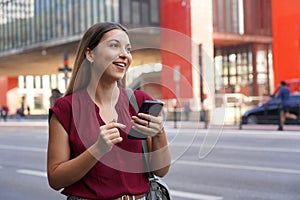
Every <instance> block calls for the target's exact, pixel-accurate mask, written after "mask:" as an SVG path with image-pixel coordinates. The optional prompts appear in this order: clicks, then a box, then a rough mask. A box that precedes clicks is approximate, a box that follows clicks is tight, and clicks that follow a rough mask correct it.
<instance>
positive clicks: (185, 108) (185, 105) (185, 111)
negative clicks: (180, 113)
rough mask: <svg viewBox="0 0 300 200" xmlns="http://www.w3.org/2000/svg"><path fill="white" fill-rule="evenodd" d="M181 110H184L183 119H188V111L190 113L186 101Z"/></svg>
mask: <svg viewBox="0 0 300 200" xmlns="http://www.w3.org/2000/svg"><path fill="white" fill-rule="evenodd" d="M183 110H184V114H185V120H186V121H189V120H190V113H191V108H190V106H189V105H188V104H187V103H185V104H184V105H183Z"/></svg>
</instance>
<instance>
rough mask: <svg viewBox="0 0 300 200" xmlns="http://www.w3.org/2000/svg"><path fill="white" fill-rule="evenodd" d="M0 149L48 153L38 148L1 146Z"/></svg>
mask: <svg viewBox="0 0 300 200" xmlns="http://www.w3.org/2000/svg"><path fill="white" fill-rule="evenodd" d="M0 149H4V150H16V151H35V152H47V150H46V149H44V148H38V147H25V146H23V147H22V146H14V145H0Z"/></svg>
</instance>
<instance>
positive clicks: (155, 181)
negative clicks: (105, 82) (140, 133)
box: [126, 88, 172, 200]
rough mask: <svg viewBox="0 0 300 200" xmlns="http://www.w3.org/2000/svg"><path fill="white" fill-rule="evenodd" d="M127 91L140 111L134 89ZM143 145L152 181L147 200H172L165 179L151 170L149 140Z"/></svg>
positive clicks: (135, 107)
mask: <svg viewBox="0 0 300 200" xmlns="http://www.w3.org/2000/svg"><path fill="white" fill-rule="evenodd" d="M126 92H127V96H128V99H129V102H130V103H131V105H132V106H133V107H134V109H135V110H136V112H138V104H137V102H136V98H135V96H134V94H133V91H132V89H131V88H127V89H126ZM142 145H143V155H144V160H145V166H146V170H147V176H148V179H149V183H150V190H149V192H147V194H146V200H172V197H171V195H170V190H169V188H168V186H167V184H166V183H165V182H164V181H162V180H161V179H160V178H159V177H157V176H155V175H154V174H153V172H152V171H151V170H150V164H149V154H148V145H147V140H143V141H142Z"/></svg>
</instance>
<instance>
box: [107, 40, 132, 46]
mask: <svg viewBox="0 0 300 200" xmlns="http://www.w3.org/2000/svg"><path fill="white" fill-rule="evenodd" d="M109 42H118V43H121V42H120V40H117V39H110V40H106V41H105V43H109ZM126 45H127V46H128V45H129V46H131V43H127V44H126Z"/></svg>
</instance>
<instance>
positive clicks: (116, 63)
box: [113, 62, 126, 68]
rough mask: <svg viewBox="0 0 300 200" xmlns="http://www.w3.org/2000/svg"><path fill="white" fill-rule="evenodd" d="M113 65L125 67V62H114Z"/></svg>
mask: <svg viewBox="0 0 300 200" xmlns="http://www.w3.org/2000/svg"><path fill="white" fill-rule="evenodd" d="M113 64H114V65H117V66H118V67H119V68H126V63H121V62H114V63H113Z"/></svg>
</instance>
